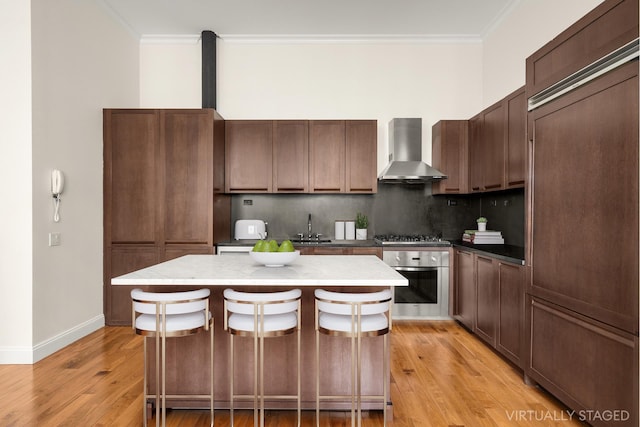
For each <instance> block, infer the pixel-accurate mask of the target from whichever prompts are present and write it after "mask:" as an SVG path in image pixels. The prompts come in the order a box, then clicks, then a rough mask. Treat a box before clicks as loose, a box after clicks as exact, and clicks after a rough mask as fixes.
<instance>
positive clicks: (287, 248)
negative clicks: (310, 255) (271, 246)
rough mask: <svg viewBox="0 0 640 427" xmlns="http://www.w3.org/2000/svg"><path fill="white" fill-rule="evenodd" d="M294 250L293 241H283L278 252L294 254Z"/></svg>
mask: <svg viewBox="0 0 640 427" xmlns="http://www.w3.org/2000/svg"><path fill="white" fill-rule="evenodd" d="M293 251H294V248H293V243H291V240H283V241H282V243H280V247H279V248H278V252H293Z"/></svg>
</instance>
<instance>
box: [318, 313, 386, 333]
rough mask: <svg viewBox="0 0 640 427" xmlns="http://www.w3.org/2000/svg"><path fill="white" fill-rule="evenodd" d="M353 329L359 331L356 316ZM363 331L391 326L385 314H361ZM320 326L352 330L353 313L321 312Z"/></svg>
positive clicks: (331, 329) (319, 317)
mask: <svg viewBox="0 0 640 427" xmlns="http://www.w3.org/2000/svg"><path fill="white" fill-rule="evenodd" d="M353 320H354V323H355V324H354V326H353V330H354V331H355V332H358V318H357V316H356V317H354V319H353ZM360 322H361V324H362V332H373V331H381V330H383V329H385V328H387V327H388V326H389V321H388V320H387V316H385V315H384V314H367V315H364V316H360ZM318 326H320V327H321V328H323V329H327V330H330V331H339V332H351V315H348V316H347V315H344V314H333V313H320V315H319V316H318Z"/></svg>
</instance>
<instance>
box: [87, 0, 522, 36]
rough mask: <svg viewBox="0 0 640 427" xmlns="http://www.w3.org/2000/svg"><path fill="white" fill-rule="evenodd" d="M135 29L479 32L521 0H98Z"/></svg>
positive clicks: (187, 32) (149, 32)
mask: <svg viewBox="0 0 640 427" xmlns="http://www.w3.org/2000/svg"><path fill="white" fill-rule="evenodd" d="M98 1H100V2H102V3H103V4H104V5H105V6H106V7H107V8H108V9H110V11H111V12H112V13H113V15H114V16H115V17H116V18H117V19H118V20H120V21H121V22H122V23H123V24H124V25H125V26H127V27H128V28H129V29H130V30H131V31H132V32H133V33H134V34H136V35H137V36H139V37H141V38H144V37H158V36H193V35H199V34H200V33H201V32H202V31H203V30H210V31H213V32H215V33H216V34H218V35H219V36H220V37H221V38H223V39H224V38H229V39H232V38H236V37H237V38H241V37H248V36H251V37H257V38H260V37H263V38H270V37H300V38H315V37H317V38H336V37H338V38H340V37H343V38H358V37H366V38H391V39H393V38H418V39H431V38H434V39H439V38H445V39H480V38H482V36H483V35H484V34H486V33H487V32H488V31H489V30H490V29H491V28H492V27H493V26H494V25H496V24H497V23H498V22H499V21H500V20H501V18H502V17H503V16H504V15H505V14H507V13H508V12H509V11H510V10H511V9H512V7H513V6H514V5H515V4H517V3H518V2H519V1H520V0H98Z"/></svg>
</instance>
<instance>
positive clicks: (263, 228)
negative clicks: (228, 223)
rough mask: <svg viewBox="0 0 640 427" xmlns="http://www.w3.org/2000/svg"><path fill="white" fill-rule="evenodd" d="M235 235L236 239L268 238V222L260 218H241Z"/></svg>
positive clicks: (237, 222)
mask: <svg viewBox="0 0 640 427" xmlns="http://www.w3.org/2000/svg"><path fill="white" fill-rule="evenodd" d="M233 237H234V239H236V240H258V239H266V238H267V223H266V222H264V221H262V220H260V219H239V220H237V221H236V226H235V232H234V234H233Z"/></svg>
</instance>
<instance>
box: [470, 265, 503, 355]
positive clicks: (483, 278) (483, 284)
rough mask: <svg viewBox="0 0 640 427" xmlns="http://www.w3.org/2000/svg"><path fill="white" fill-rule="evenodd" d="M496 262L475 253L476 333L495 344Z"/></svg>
mask: <svg viewBox="0 0 640 427" xmlns="http://www.w3.org/2000/svg"><path fill="white" fill-rule="evenodd" d="M497 266H498V262H497V261H494V260H493V259H492V258H487V257H483V256H480V255H476V298H477V299H476V334H477V335H478V336H479V337H480V338H482V339H483V340H485V341H486V342H487V343H489V344H490V345H491V346H492V347H495V346H496V335H497V329H498V307H499V305H500V300H499V297H498V289H499V288H498V286H499V284H498V280H496V279H497V274H496V270H497Z"/></svg>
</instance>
